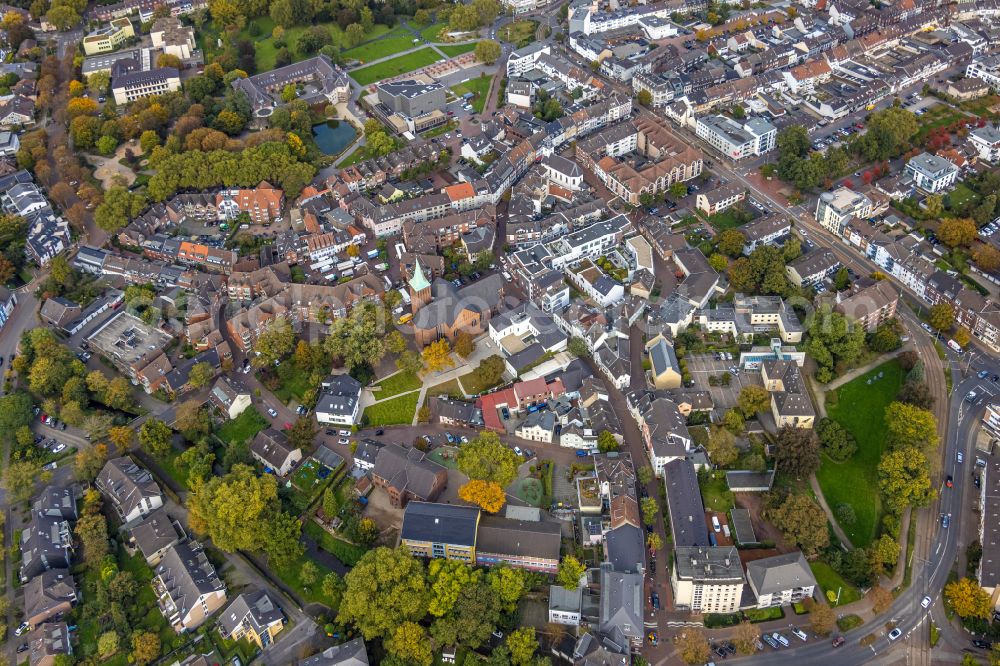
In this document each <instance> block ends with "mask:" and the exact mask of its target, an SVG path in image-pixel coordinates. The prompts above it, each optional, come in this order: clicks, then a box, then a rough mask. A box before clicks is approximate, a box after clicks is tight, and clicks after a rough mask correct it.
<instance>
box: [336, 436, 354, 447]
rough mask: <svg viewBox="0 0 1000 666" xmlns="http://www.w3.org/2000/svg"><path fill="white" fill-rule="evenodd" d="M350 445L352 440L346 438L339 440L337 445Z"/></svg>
mask: <svg viewBox="0 0 1000 666" xmlns="http://www.w3.org/2000/svg"><path fill="white" fill-rule="evenodd" d="M350 443H351V440H349V439H347V438H346V437H341V438H340V439H338V440H337V444H340V445H341V446H347V445H348V444H350Z"/></svg>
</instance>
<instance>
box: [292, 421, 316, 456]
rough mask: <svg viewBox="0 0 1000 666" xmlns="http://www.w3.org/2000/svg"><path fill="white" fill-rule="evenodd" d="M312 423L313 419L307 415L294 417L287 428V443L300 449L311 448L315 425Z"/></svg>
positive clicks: (314, 436) (314, 435)
mask: <svg viewBox="0 0 1000 666" xmlns="http://www.w3.org/2000/svg"><path fill="white" fill-rule="evenodd" d="M313 423H314V421H313V420H312V419H311V418H309V417H308V416H300V417H299V418H297V419H295V423H294V424H293V425H292V427H291V428H290V429H289V430H288V442H289V444H291V445H292V446H294V447H296V448H300V449H309V448H311V447H312V443H313V439H315V438H316V427H315V426H314V425H313Z"/></svg>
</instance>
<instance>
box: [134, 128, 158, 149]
mask: <svg viewBox="0 0 1000 666" xmlns="http://www.w3.org/2000/svg"><path fill="white" fill-rule="evenodd" d="M159 145H160V135H159V134H157V133H156V132H154V131H153V130H146V131H145V132H143V133H142V134H141V135H140V136H139V147H140V148H142V152H143V153H145V154H146V155H149V154H150V153H151V152H153V148H156V147H157V146H159Z"/></svg>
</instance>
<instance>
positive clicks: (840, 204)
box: [816, 187, 872, 236]
mask: <svg viewBox="0 0 1000 666" xmlns="http://www.w3.org/2000/svg"><path fill="white" fill-rule="evenodd" d="M871 214H872V201H871V199H869V198H868V197H866V196H865V195H863V194H861V193H859V192H855V191H854V190H851V189H849V188H846V187H838V188H837V189H836V190H834V191H833V192H824V193H823V194H821V195H820V196H819V201H817V202H816V221H817V222H819V223H820V225H822V226H823V228H824V229H828V230H829V231H832V232H833V233H835V234H837V235H838V236H840V235H841V234H842V232H843V230H844V226H845V225H846V224H847V222H848V221H849V220H850V219H851V218H852V217H870V216H871Z"/></svg>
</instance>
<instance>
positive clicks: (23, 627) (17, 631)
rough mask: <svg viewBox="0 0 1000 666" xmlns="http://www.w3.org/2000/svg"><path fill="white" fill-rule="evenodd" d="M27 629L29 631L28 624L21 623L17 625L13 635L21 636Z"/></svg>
mask: <svg viewBox="0 0 1000 666" xmlns="http://www.w3.org/2000/svg"><path fill="white" fill-rule="evenodd" d="M28 629H29V625H28V623H27V622H22V623H21V624H19V625H17V629H15V630H14V635H15V636H20V635H21V634H23V633H24V632H26V631H27V630H28Z"/></svg>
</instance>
